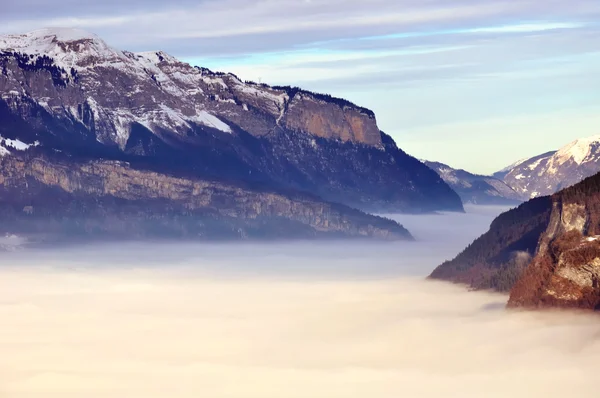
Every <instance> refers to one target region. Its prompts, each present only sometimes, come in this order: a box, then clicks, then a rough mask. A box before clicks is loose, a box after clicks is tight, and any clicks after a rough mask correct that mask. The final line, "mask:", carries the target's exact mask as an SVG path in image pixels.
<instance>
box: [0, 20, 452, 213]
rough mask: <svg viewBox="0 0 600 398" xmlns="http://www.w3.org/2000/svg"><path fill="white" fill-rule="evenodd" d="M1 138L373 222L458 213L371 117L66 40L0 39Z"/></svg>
mask: <svg viewBox="0 0 600 398" xmlns="http://www.w3.org/2000/svg"><path fill="white" fill-rule="evenodd" d="M0 71H1V73H0V119H2V120H3V123H2V124H1V125H0V135H1V136H2V137H4V138H6V139H11V140H17V139H18V140H20V141H21V142H23V143H26V144H33V143H34V142H37V143H38V146H37V147H36V148H37V150H38V151H41V152H42V153H44V154H49V153H51V152H60V153H62V154H64V155H65V156H71V157H73V158H74V159H77V160H80V161H87V160H94V159H105V160H112V161H121V162H127V163H129V164H131V165H132V166H133V167H138V168H144V169H148V170H153V171H155V172H161V173H169V174H171V175H174V176H179V177H193V178H201V179H209V180H216V181H223V182H227V183H228V184H239V183H243V184H248V185H249V186H251V187H254V186H258V187H268V188H270V189H275V190H284V191H285V190H292V191H304V192H307V193H310V194H313V195H316V196H319V197H321V198H323V199H324V200H326V201H330V202H339V203H343V204H345V205H348V206H352V207H356V208H359V209H362V210H364V211H370V212H384V211H385V212H429V211H436V210H450V211H462V204H461V201H460V198H459V197H458V195H457V194H456V193H455V192H454V191H453V190H452V189H451V188H450V187H449V186H448V185H447V184H446V183H445V182H444V181H443V180H442V179H441V178H440V177H439V176H438V175H437V174H436V173H435V172H433V171H432V170H430V169H429V168H428V167H427V166H425V165H424V164H422V163H421V162H419V161H418V160H416V159H414V158H413V157H411V156H409V155H407V154H406V153H404V152H403V151H402V150H400V149H399V148H398V147H397V146H396V144H395V142H394V141H393V140H392V138H391V137H389V136H388V135H386V134H384V133H383V132H381V131H380V130H379V128H378V126H377V123H376V119H375V115H374V113H373V112H372V111H370V110H368V109H365V108H362V107H359V106H357V105H355V104H353V103H351V102H349V101H346V100H343V99H338V98H334V97H331V96H329V95H323V94H317V93H312V92H309V91H306V90H302V89H299V88H296V87H270V86H267V85H265V84H256V83H253V82H244V81H241V80H240V79H239V78H238V77H236V76H235V75H233V74H225V73H219V72H212V71H210V70H208V69H205V68H200V67H192V66H190V65H188V64H186V63H183V62H180V61H178V60H177V59H176V58H174V57H172V56H170V55H168V54H166V53H164V52H161V51H157V52H144V53H132V52H128V51H120V50H117V49H114V48H111V47H109V46H108V45H107V44H106V43H104V42H103V41H102V40H101V39H100V38H98V37H97V36H95V35H93V34H90V33H87V32H84V31H79V30H72V29H42V30H38V31H34V32H30V33H27V34H23V35H9V36H3V37H0Z"/></svg>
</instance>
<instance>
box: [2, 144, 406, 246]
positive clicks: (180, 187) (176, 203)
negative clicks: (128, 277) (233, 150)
mask: <svg viewBox="0 0 600 398" xmlns="http://www.w3.org/2000/svg"><path fill="white" fill-rule="evenodd" d="M10 151H11V152H12V153H10V154H5V155H4V156H2V157H1V158H0V219H1V220H2V223H1V224H0V234H1V235H4V236H11V235H16V236H19V237H22V238H27V239H29V240H31V241H33V242H34V243H41V242H48V241H69V242H70V241H78V240H90V239H96V240H97V239H110V240H122V239H144V238H171V239H173V238H177V239H183V240H186V239H189V240H192V239H219V240H222V239H277V238H288V239H289V238H353V237H355V238H377V239H384V240H399V239H405V240H406V239H408V240H410V239H412V237H411V235H410V233H409V232H408V231H406V229H404V228H403V227H402V226H400V225H399V224H397V223H396V222H394V221H391V220H388V219H384V218H380V217H376V216H372V215H368V214H365V213H363V212H361V211H359V210H355V209H352V208H349V207H347V206H344V205H340V204H334V203H327V202H324V201H323V200H322V199H320V198H317V197H314V196H311V195H309V194H304V193H298V192H277V191H271V190H257V189H255V188H248V187H244V186H241V185H230V184H227V183H223V182H217V181H209V180H202V179H198V178H194V177H187V178H184V177H177V176H172V175H168V174H162V173H157V172H154V171H150V170H144V169H140V168H136V167H135V166H132V165H130V164H128V163H125V162H119V161H109V160H93V161H79V160H74V159H73V158H70V157H65V156H64V155H63V154H54V155H52V156H47V155H43V154H42V153H40V152H39V151H38V150H37V149H36V148H27V149H25V150H24V151H23V152H22V153H17V152H19V151H18V150H15V149H14V148H13V147H11V148H10Z"/></svg>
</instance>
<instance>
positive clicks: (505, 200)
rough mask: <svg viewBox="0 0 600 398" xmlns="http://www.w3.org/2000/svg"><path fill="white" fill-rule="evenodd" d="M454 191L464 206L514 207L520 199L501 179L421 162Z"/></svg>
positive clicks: (444, 165)
mask: <svg viewBox="0 0 600 398" xmlns="http://www.w3.org/2000/svg"><path fill="white" fill-rule="evenodd" d="M421 161H422V162H423V163H425V164H426V165H427V166H428V167H429V168H431V169H432V170H434V171H436V172H437V173H438V174H439V175H440V177H442V179H443V180H444V181H445V182H446V183H447V184H448V185H450V187H452V189H454V190H455V191H456V192H457V193H458V195H459V196H460V197H461V199H462V201H463V203H464V204H467V203H470V204H480V205H514V204H518V203H521V202H522V197H521V195H519V194H518V193H517V192H515V191H514V190H513V189H512V188H511V187H509V186H508V185H506V184H505V183H504V182H503V181H502V180H501V179H497V178H494V177H491V176H484V175H479V174H473V173H470V172H468V171H466V170H463V169H454V168H452V167H450V166H448V165H447V164H444V163H441V162H433V161H427V160H421Z"/></svg>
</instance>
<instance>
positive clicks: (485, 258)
mask: <svg viewBox="0 0 600 398" xmlns="http://www.w3.org/2000/svg"><path fill="white" fill-rule="evenodd" d="M599 239H600V174H596V175H595V176H593V177H590V178H587V179H585V180H584V181H582V182H580V183H578V184H576V185H574V186H572V187H570V188H567V189H565V190H562V191H560V192H558V193H556V194H554V195H552V196H545V197H540V198H536V199H532V200H530V201H528V202H526V203H524V204H522V205H521V206H520V207H518V208H516V209H513V210H510V211H508V212H506V213H504V214H502V215H500V216H499V217H498V218H497V219H496V220H494V222H493V223H492V225H491V227H490V230H489V231H488V232H487V233H486V234H484V235H482V236H481V237H480V238H478V239H477V240H476V241H475V242H473V243H472V244H471V245H469V247H467V248H466V249H465V250H464V251H463V252H462V253H460V254H459V255H458V256H457V257H456V258H455V259H454V260H452V261H448V262H445V263H444V264H442V265H440V266H439V267H438V268H436V270H435V271H434V272H433V273H432V275H431V277H432V278H436V279H444V280H450V281H454V282H460V283H467V284H470V285H471V287H473V288H476V289H496V290H502V291H510V299H509V302H508V306H509V307H511V308H517V307H523V308H571V309H574V308H578V309H596V310H597V309H600V240H599Z"/></svg>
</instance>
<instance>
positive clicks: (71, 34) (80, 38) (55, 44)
mask: <svg viewBox="0 0 600 398" xmlns="http://www.w3.org/2000/svg"><path fill="white" fill-rule="evenodd" d="M0 50H3V51H14V52H18V53H24V54H28V55H33V56H35V55H37V56H49V57H51V58H52V59H53V60H54V61H55V62H56V64H57V65H58V66H60V67H63V68H65V69H69V68H76V69H77V67H80V66H84V65H86V64H89V63H90V62H92V60H93V61H97V60H111V59H116V58H118V59H124V58H125V55H124V54H123V53H122V52H121V51H118V50H115V49H113V48H111V47H109V46H108V45H107V44H106V43H105V42H104V41H103V40H102V39H101V38H99V37H98V36H96V35H95V34H93V33H90V32H87V31H85V30H81V29H70V28H44V29H38V30H34V31H31V32H28V33H24V34H16V35H6V36H0Z"/></svg>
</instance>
